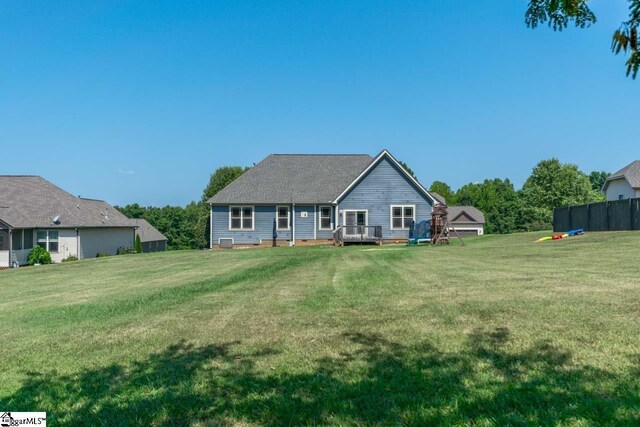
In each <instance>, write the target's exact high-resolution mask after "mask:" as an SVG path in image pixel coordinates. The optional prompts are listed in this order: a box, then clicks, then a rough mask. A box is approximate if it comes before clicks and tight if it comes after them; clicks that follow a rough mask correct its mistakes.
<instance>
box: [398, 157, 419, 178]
mask: <svg viewBox="0 0 640 427" xmlns="http://www.w3.org/2000/svg"><path fill="white" fill-rule="evenodd" d="M398 163H400V166H402V167H403V168H404V170H406V171H407V173H408V174H409V175H411V176H412V177H413V178H415V179H417V178H416V174H415V173H413V169H411V168H410V167H409V165H408V164H406V163H405V162H401V161H398Z"/></svg>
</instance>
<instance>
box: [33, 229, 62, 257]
mask: <svg viewBox="0 0 640 427" xmlns="http://www.w3.org/2000/svg"><path fill="white" fill-rule="evenodd" d="M36 237H37V239H38V241H37V244H38V246H41V247H43V248H45V249H46V250H48V251H49V252H58V232H57V231H56V230H39V231H38V233H37V234H36Z"/></svg>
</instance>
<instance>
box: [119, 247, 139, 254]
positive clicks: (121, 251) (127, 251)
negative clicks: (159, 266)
mask: <svg viewBox="0 0 640 427" xmlns="http://www.w3.org/2000/svg"><path fill="white" fill-rule="evenodd" d="M135 253H137V252H136V250H135V249H133V248H125V247H124V246H120V247H119V248H118V251H117V252H116V255H131V254H135Z"/></svg>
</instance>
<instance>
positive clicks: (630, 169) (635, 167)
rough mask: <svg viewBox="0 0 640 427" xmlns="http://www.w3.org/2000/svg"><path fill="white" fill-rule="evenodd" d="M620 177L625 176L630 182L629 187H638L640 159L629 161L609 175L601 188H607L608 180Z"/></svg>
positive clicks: (639, 182)
mask: <svg viewBox="0 0 640 427" xmlns="http://www.w3.org/2000/svg"><path fill="white" fill-rule="evenodd" d="M620 178H626V180H627V181H629V184H631V187H633V188H634V189H640V160H636V161H635V162H631V163H630V164H628V165H627V166H625V167H623V168H622V169H620V170H619V171H617V172H615V173H612V174H611V175H609V177H608V178H607V181H606V182H605V183H604V188H603V190H606V189H607V185H608V184H609V181H613V180H614V179H620Z"/></svg>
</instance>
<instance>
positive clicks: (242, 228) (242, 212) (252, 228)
mask: <svg viewBox="0 0 640 427" xmlns="http://www.w3.org/2000/svg"><path fill="white" fill-rule="evenodd" d="M234 208H238V209H240V228H232V227H231V211H232V210H233V209H234ZM245 208H251V228H244V209H245ZM255 226H256V207H255V206H249V205H233V206H229V231H254V230H255Z"/></svg>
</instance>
